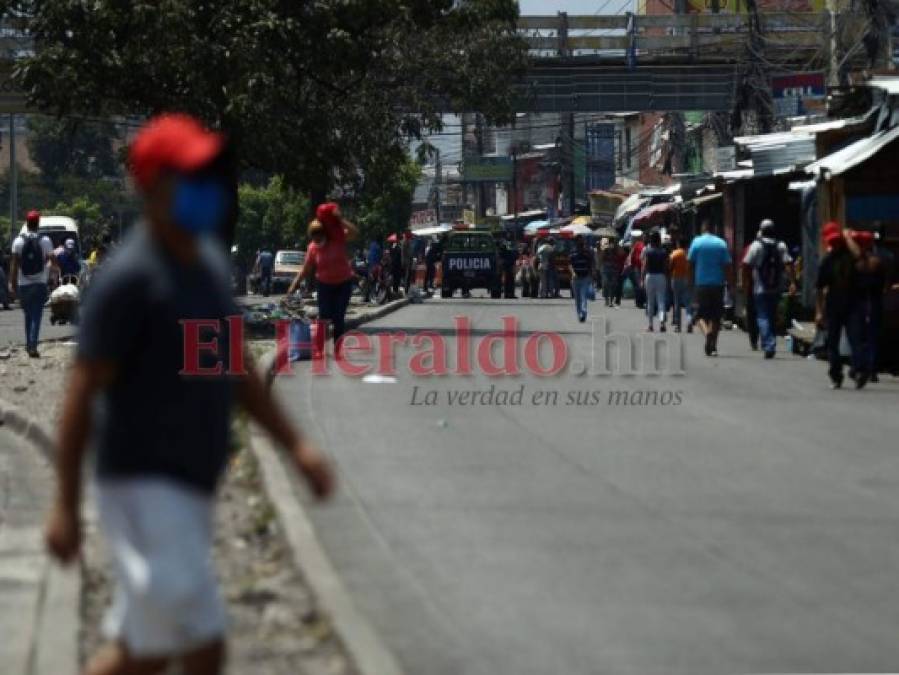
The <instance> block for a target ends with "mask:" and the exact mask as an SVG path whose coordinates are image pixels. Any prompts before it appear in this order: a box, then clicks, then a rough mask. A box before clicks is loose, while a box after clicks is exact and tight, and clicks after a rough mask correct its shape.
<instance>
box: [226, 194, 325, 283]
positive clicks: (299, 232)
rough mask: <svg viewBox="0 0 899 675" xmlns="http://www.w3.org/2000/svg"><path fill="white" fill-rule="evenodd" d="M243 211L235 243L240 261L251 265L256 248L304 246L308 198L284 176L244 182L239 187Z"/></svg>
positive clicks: (238, 220) (244, 265) (246, 266)
mask: <svg viewBox="0 0 899 675" xmlns="http://www.w3.org/2000/svg"><path fill="white" fill-rule="evenodd" d="M238 200H239V203H240V213H239V215H238V218H237V228H236V231H235V236H234V243H235V245H236V246H237V261H238V262H239V263H240V264H241V265H242V266H243V267H244V269H249V267H250V266H251V265H252V264H253V261H254V260H255V256H256V251H257V250H259V249H261V248H263V247H268V248H269V249H270V250H271V251H275V250H277V249H282V248H286V249H299V248H305V244H306V225H307V213H308V211H309V200H308V199H307V198H306V197H305V196H303V195H301V194H299V193H298V192H296V191H295V190H292V189H290V188H288V187H287V186H286V185H285V184H284V181H283V179H282V178H280V177H275V178H272V179H271V180H270V181H269V183H268V185H265V186H264V187H257V186H254V185H250V184H243V185H241V186H240V187H239V189H238Z"/></svg>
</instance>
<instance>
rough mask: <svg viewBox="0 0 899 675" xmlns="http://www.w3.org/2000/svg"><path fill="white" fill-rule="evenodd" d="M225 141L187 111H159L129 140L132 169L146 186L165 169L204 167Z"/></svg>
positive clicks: (139, 182) (137, 180)
mask: <svg viewBox="0 0 899 675" xmlns="http://www.w3.org/2000/svg"><path fill="white" fill-rule="evenodd" d="M224 144H225V139H224V137H223V136H222V135H221V134H219V133H216V132H214V131H210V130H208V129H207V128H206V127H204V126H203V125H202V124H201V123H200V122H199V121H198V120H196V119H195V118H193V117H191V116H190V115H184V114H180V113H166V114H163V115H159V116H158V117H154V118H153V119H151V120H150V121H149V122H147V124H146V125H145V126H144V127H143V129H141V130H140V131H139V132H138V134H137V138H135V139H134V142H133V143H132V144H131V150H130V153H129V160H130V166H131V173H132V174H133V175H134V180H135V181H136V182H137V184H138V186H139V187H140V188H141V189H142V190H146V189H148V188H150V187H151V186H152V185H153V183H154V182H155V181H156V180H157V179H158V178H159V176H160V174H161V173H162V172H163V171H165V170H170V171H177V172H182V173H191V172H193V171H198V170H200V169H202V168H204V167H205V166H207V165H208V164H210V163H211V162H212V161H213V160H215V158H216V157H218V156H219V154H220V153H221V151H222V148H223V147H224Z"/></svg>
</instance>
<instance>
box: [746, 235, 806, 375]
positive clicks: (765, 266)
mask: <svg viewBox="0 0 899 675" xmlns="http://www.w3.org/2000/svg"><path fill="white" fill-rule="evenodd" d="M787 279H789V283H790V288H791V289H793V288H795V281H794V276H793V259H792V258H791V257H790V252H789V250H788V249H787V245H786V244H785V243H784V242H782V241H778V240H777V238H776V235H775V228H774V221H772V220H769V219H767V218H766V219H765V220H763V221H762V222H761V224H760V225H759V235H758V237H757V238H756V240H755V241H753V242H752V244H750V246H749V249H748V250H747V251H746V255H745V256H744V257H743V284H744V286H743V290H744V292H745V293H746V297H747V298H748V297H750V296H751V297H752V298H753V300H754V302H755V314H756V321H757V322H758V329H759V339H760V341H761V347H762V350H763V352H764V354H765V358H766V359H773V358H774V354H775V352H776V351H777V330H776V319H777V305H778V303H779V302H780V296H781V293H782V292H783V289H784V281H785V280H787Z"/></svg>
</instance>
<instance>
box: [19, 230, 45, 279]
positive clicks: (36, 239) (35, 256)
mask: <svg viewBox="0 0 899 675" xmlns="http://www.w3.org/2000/svg"><path fill="white" fill-rule="evenodd" d="M19 261H20V262H21V268H22V274H23V275H24V276H27V277H30V276H34V275H35V274H40V273H41V272H43V271H44V266H45V265H46V263H47V260H46V258H44V249H43V247H42V246H41V237H40V235H36V234H35V235H25V243H24V244H23V245H22V252H21V253H20V254H19Z"/></svg>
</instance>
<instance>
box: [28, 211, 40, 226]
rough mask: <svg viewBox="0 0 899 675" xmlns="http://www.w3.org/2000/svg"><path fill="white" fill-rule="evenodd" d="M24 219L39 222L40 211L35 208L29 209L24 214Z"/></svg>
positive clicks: (29, 221)
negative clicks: (25, 214) (26, 213)
mask: <svg viewBox="0 0 899 675" xmlns="http://www.w3.org/2000/svg"><path fill="white" fill-rule="evenodd" d="M25 221H26V222H28V223H39V222H41V212H40V211H37V210H31V211H29V212H28V215H27V216H25Z"/></svg>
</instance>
